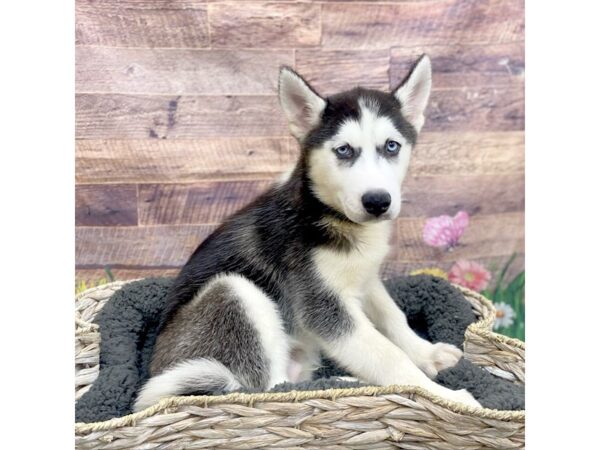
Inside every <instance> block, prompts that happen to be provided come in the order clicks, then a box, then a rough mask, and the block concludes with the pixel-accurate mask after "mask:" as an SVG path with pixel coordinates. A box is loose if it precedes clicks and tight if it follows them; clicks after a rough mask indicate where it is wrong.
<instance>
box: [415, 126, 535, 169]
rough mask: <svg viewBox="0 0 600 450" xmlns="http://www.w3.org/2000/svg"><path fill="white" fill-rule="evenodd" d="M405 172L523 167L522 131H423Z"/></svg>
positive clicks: (523, 136) (523, 147)
mask: <svg viewBox="0 0 600 450" xmlns="http://www.w3.org/2000/svg"><path fill="white" fill-rule="evenodd" d="M408 170H409V173H410V174H412V175H413V176H419V175H442V174H447V175H491V174H506V173H523V172H524V171H525V134H524V133H523V132H522V131H510V132H508V131H507V132H471V133H456V132H424V133H422V134H421V135H420V136H419V141H418V143H417V145H416V147H415V149H414V151H413V154H412V157H411V161H410V167H409V169H408Z"/></svg>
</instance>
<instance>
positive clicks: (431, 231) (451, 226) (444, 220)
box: [423, 211, 469, 248]
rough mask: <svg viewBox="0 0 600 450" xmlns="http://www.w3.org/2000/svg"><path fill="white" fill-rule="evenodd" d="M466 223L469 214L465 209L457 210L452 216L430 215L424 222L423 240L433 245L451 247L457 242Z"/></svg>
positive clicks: (467, 222)
mask: <svg viewBox="0 0 600 450" xmlns="http://www.w3.org/2000/svg"><path fill="white" fill-rule="evenodd" d="M468 225H469V214H467V212H466V211H459V212H457V213H456V215H455V216H454V217H450V216H438V217H431V218H429V219H427V222H425V227H424V228H423V240H424V241H425V243H426V244H428V245H431V246H433V247H447V248H452V247H454V246H456V245H457V244H458V240H459V239H460V237H461V236H462V235H463V233H464V232H465V229H466V228H467V226H468Z"/></svg>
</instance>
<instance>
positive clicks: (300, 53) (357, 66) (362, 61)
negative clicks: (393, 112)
mask: <svg viewBox="0 0 600 450" xmlns="http://www.w3.org/2000/svg"><path fill="white" fill-rule="evenodd" d="M389 66H390V58H389V52H388V51H387V50H370V51H352V50H320V49H300V50H297V51H296V66H295V67H296V70H297V71H298V73H300V74H301V75H302V76H303V77H304V78H305V79H306V80H307V81H309V82H310V83H311V86H313V87H314V88H315V89H316V90H317V92H319V94H321V95H331V94H334V93H337V92H340V91H343V90H347V89H352V88H353V87H356V86H359V85H360V86H363V87H366V88H371V89H381V90H388V87H389V74H388V72H389Z"/></svg>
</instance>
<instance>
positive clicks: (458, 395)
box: [450, 389, 482, 408]
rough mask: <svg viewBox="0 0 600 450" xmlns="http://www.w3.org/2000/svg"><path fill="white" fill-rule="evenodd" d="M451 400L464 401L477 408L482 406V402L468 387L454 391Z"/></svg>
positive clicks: (465, 403)
mask: <svg viewBox="0 0 600 450" xmlns="http://www.w3.org/2000/svg"><path fill="white" fill-rule="evenodd" d="M450 400H454V401H455V402H458V403H462V404H464V405H467V406H475V407H477V408H482V406H481V403H479V402H478V401H477V400H475V397H473V395H471V393H470V392H469V391H467V390H466V389H461V390H459V391H452V395H451V396H450Z"/></svg>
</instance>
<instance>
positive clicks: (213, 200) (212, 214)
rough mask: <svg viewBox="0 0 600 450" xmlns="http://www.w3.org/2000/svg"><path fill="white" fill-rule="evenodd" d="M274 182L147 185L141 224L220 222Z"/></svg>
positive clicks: (141, 203)
mask: <svg viewBox="0 0 600 450" xmlns="http://www.w3.org/2000/svg"><path fill="white" fill-rule="evenodd" d="M271 184H272V182H271V181H270V180H257V181H231V182H222V181H212V182H211V181H207V182H203V183H194V184H143V185H140V197H139V208H140V224H141V225H163V224H166V225H170V224H173V225H182V224H197V223H202V224H218V223H221V222H222V221H223V220H224V219H225V218H227V217H228V216H230V215H231V214H233V213H235V212H236V211H238V210H240V209H241V208H242V207H243V206H245V205H246V204H248V203H250V202H251V201H252V200H254V199H255V198H256V197H258V195H259V194H260V193H261V192H263V191H265V190H266V189H267V188H268V187H269V186H270V185H271Z"/></svg>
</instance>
